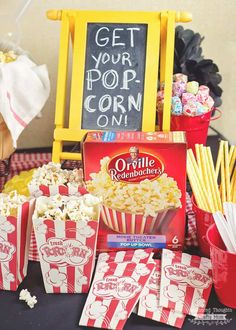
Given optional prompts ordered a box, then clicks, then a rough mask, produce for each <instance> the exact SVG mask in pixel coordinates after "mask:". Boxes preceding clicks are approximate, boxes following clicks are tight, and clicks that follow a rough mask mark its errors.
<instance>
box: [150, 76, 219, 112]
mask: <svg viewBox="0 0 236 330" xmlns="http://www.w3.org/2000/svg"><path fill="white" fill-rule="evenodd" d="M161 88H162V89H161V90H160V91H158V93H157V110H158V111H162V110H163V104H164V93H165V90H164V86H161ZM209 93H210V90H209V88H208V87H207V86H204V85H201V86H199V83H198V82H197V81H189V82H188V77H187V76H186V75H184V74H181V73H178V74H175V75H174V76H173V85H172V100H171V113H172V114H173V115H176V116H180V115H185V116H189V117H194V116H198V115H202V114H204V113H207V112H208V111H211V109H212V108H213V106H214V100H213V98H212V97H211V96H210V95H209Z"/></svg>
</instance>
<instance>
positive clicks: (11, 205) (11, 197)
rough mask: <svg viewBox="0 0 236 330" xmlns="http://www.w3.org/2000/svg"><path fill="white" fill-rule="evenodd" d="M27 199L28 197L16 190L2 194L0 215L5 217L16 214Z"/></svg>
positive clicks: (0, 197) (0, 196)
mask: <svg viewBox="0 0 236 330" xmlns="http://www.w3.org/2000/svg"><path fill="white" fill-rule="evenodd" d="M27 200H28V199H27V197H25V196H23V195H19V194H18V193H17V192H16V191H12V192H10V193H9V194H3V193H2V194H0V215H1V216H3V217H7V216H16V214H17V209H18V207H19V206H21V205H22V204H23V203H25V202H26V201H27Z"/></svg>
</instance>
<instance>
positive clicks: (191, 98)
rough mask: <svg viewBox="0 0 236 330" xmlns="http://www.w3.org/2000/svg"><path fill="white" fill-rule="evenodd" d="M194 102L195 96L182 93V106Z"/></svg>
mask: <svg viewBox="0 0 236 330" xmlns="http://www.w3.org/2000/svg"><path fill="white" fill-rule="evenodd" d="M190 101H191V102H196V97H195V95H193V94H191V93H183V95H182V104H183V105H185V104H187V103H189V102H190Z"/></svg>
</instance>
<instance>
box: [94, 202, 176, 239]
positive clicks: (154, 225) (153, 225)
mask: <svg viewBox="0 0 236 330" xmlns="http://www.w3.org/2000/svg"><path fill="white" fill-rule="evenodd" d="M177 211H178V208H176V209H166V210H161V211H159V212H158V213H157V215H156V216H155V217H152V216H150V215H148V216H144V215H143V214H135V213H127V212H122V211H119V210H115V209H112V208H110V207H107V206H105V205H102V207H101V217H102V219H103V221H104V223H105V225H106V226H107V227H109V228H110V229H112V230H114V231H116V232H119V233H123V234H155V233H158V234H165V233H166V232H167V230H168V227H169V224H170V223H171V220H172V219H173V217H174V215H175V214H176V212H177Z"/></svg>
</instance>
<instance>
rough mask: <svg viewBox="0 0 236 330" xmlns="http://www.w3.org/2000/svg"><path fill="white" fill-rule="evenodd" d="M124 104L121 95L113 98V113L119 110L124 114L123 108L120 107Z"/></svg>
mask: <svg viewBox="0 0 236 330" xmlns="http://www.w3.org/2000/svg"><path fill="white" fill-rule="evenodd" d="M123 102H124V96H123V95H117V96H114V100H113V112H118V109H120V110H121V112H122V113H125V112H126V110H125V107H124V106H123V105H122V103H123Z"/></svg>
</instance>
